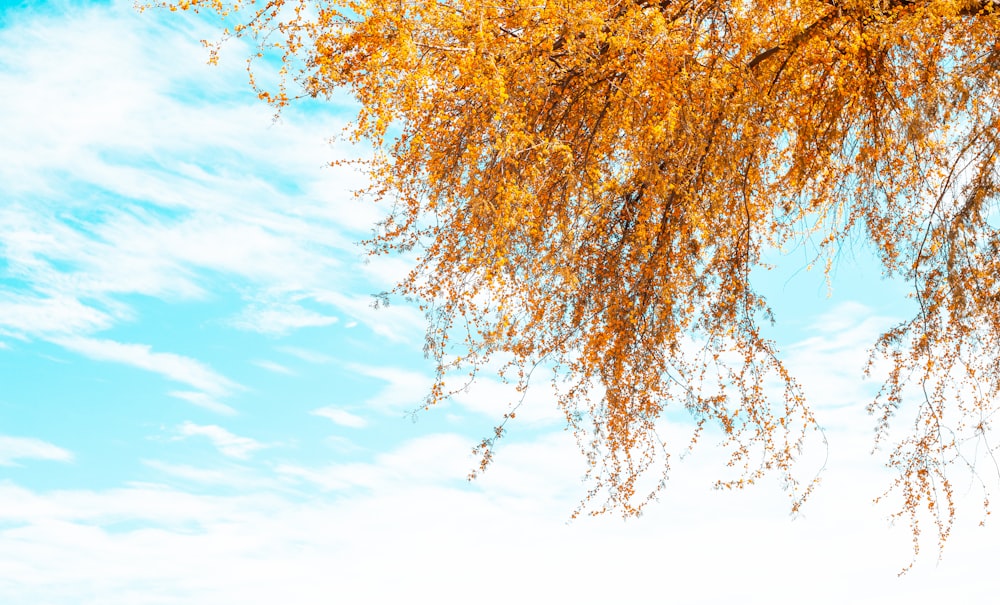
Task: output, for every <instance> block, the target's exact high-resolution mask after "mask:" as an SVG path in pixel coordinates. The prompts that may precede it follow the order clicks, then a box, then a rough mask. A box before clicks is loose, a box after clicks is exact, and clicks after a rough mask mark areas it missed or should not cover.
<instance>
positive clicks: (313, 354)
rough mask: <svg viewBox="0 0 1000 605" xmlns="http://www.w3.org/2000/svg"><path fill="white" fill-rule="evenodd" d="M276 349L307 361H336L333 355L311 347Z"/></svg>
mask: <svg viewBox="0 0 1000 605" xmlns="http://www.w3.org/2000/svg"><path fill="white" fill-rule="evenodd" d="M278 350H279V351H281V352H282V353H286V354H288V355H291V356H292V357H295V358H297V359H301V360H302V361H307V362H309V363H332V362H334V361H336V360H335V359H334V358H333V357H331V356H329V355H326V354H325V353H320V352H319V351H313V350H311V349H303V348H300V347H278Z"/></svg>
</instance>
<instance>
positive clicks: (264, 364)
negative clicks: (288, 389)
mask: <svg viewBox="0 0 1000 605" xmlns="http://www.w3.org/2000/svg"><path fill="white" fill-rule="evenodd" d="M251 363H253V364H254V365H255V366H257V367H258V368H264V369H265V370H267V371H268V372H274V373H275V374H285V375H286V376H294V375H295V371H294V370H292V369H291V368H288V367H285V366H283V365H281V364H280V363H275V362H273V361H268V360H266V359H257V360H255V361H253V362H251Z"/></svg>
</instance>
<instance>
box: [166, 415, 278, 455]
mask: <svg viewBox="0 0 1000 605" xmlns="http://www.w3.org/2000/svg"><path fill="white" fill-rule="evenodd" d="M177 432H178V433H179V434H180V435H182V436H184V437H193V436H201V437H206V438H208V440H209V441H211V442H212V445H214V446H215V448H216V449H218V450H219V451H220V452H221V453H222V454H223V455H225V456H229V457H230V458H239V459H241V460H245V459H247V458H249V457H250V455H251V454H252V453H254V452H255V451H257V450H261V449H264V448H266V447H269V446H268V445H267V444H264V443H261V442H259V441H257V440H255V439H251V438H249V437H241V436H239V435H234V434H232V433H230V432H229V431H227V430H226V429H224V428H222V427H221V426H217V425H214V424H208V425H200V424H194V423H193V422H185V423H184V424H182V425H180V426H179V427H178V428H177Z"/></svg>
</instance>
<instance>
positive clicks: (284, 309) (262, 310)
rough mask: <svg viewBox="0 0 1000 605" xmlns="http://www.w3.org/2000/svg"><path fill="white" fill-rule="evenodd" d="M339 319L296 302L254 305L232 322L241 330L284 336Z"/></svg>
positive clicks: (327, 324) (325, 324)
mask: <svg viewBox="0 0 1000 605" xmlns="http://www.w3.org/2000/svg"><path fill="white" fill-rule="evenodd" d="M337 321H339V319H338V318H337V317H335V316H333V315H323V314H321V313H317V312H316V311H313V310H311V309H306V308H304V307H301V306H299V305H296V304H281V305H268V306H258V305H252V306H250V307H247V308H246V309H244V311H243V312H242V313H240V314H239V315H238V316H237V317H235V318H233V320H232V321H231V322H230V323H231V324H232V325H233V326H234V327H236V328H239V329H240V330H246V331H249V332H259V333H261V334H271V335H274V336H284V335H285V334H288V333H289V332H292V331H294V330H299V329H302V328H316V327H322V326H329V325H332V324H335V323H337Z"/></svg>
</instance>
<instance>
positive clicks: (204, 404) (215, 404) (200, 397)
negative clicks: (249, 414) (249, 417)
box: [169, 391, 236, 416]
mask: <svg viewBox="0 0 1000 605" xmlns="http://www.w3.org/2000/svg"><path fill="white" fill-rule="evenodd" d="M169 395H170V396H171V397H175V398H177V399H182V400H184V401H186V402H188V403H190V404H192V405H196V406H198V407H200V408H204V409H206V410H208V411H210V412H215V413H216V414H225V415H227V416H232V415H235V414H236V410H235V409H233V407H232V406H228V405H226V404H224V403H222V402H220V401H217V400H216V399H215V398H213V397H210V396H208V395H206V394H205V393H200V392H198V391H170V393H169Z"/></svg>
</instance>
